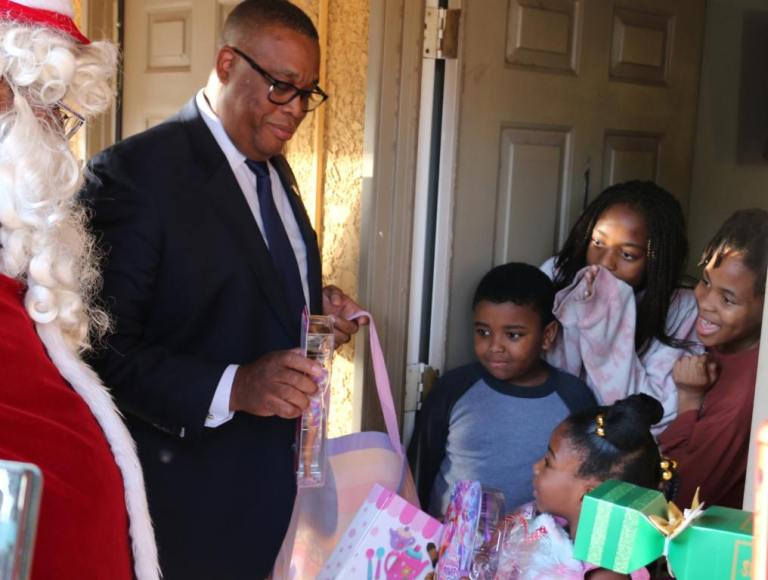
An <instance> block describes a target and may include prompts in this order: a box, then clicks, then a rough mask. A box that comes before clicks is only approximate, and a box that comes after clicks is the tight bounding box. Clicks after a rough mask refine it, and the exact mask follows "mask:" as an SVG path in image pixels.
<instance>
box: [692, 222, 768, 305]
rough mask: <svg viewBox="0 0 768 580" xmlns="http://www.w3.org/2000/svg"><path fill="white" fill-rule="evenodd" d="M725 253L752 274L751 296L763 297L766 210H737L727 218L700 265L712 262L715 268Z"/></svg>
mask: <svg viewBox="0 0 768 580" xmlns="http://www.w3.org/2000/svg"><path fill="white" fill-rule="evenodd" d="M729 254H739V255H740V257H741V259H742V261H743V262H744V265H745V266H746V267H747V268H749V269H750V270H751V271H752V272H753V273H754V275H755V296H764V295H765V272H766V268H768V211H766V210H764V209H758V208H751V209H740V210H738V211H736V212H734V213H733V214H732V215H731V217H729V218H728V219H727V220H725V222H724V223H723V225H722V226H720V229H719V230H718V231H717V233H716V234H715V236H714V237H713V238H712V239H711V240H710V242H709V243H708V244H707V247H706V248H704V252H703V253H702V255H701V261H700V262H699V265H700V266H706V265H707V264H709V262H710V261H711V260H713V259H714V264H713V267H714V268H717V267H718V266H719V265H720V262H722V261H723V258H725V256H727V255H729Z"/></svg>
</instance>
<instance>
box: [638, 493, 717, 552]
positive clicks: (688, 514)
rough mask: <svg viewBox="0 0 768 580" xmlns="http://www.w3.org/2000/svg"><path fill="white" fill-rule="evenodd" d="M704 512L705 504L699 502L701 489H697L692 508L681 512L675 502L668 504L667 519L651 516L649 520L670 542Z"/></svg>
mask: <svg viewBox="0 0 768 580" xmlns="http://www.w3.org/2000/svg"><path fill="white" fill-rule="evenodd" d="M703 511H704V503H703V502H701V501H699V488H696V493H695V494H694V496H693V501H692V502H691V507H690V508H686V509H684V510H683V511H680V508H679V507H677V506H676V505H675V502H673V501H670V502H667V517H666V518H664V517H662V516H657V515H649V516H648V519H649V520H651V523H652V524H653V526H654V527H655V528H656V529H657V530H659V531H660V532H661V533H662V534H664V535H665V536H666V537H667V538H669V539H670V540H671V539H672V538H674V537H676V536H677V535H679V534H680V533H681V532H682V531H683V530H685V528H687V527H688V526H689V525H691V523H692V522H693V520H695V519H696V518H697V517H699V516H700V515H701V513H702V512H703Z"/></svg>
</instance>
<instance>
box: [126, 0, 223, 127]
mask: <svg viewBox="0 0 768 580" xmlns="http://www.w3.org/2000/svg"><path fill="white" fill-rule="evenodd" d="M235 4H237V0H189V1H187V2H173V1H171V2H169V1H168V0H130V2H128V1H126V2H125V50H124V55H126V56H125V59H124V67H125V68H124V70H125V73H124V81H123V137H127V136H129V135H133V134H134V133H139V132H141V131H143V130H145V129H147V128H149V127H151V126H153V125H156V124H158V123H160V122H161V121H163V120H164V119H166V118H168V117H169V116H171V115H173V114H174V113H176V111H178V110H179V108H180V107H181V106H182V105H183V104H184V103H186V102H187V101H188V100H189V99H190V97H191V96H192V95H194V94H195V92H196V91H197V90H198V89H200V88H201V87H203V86H205V83H206V81H207V79H208V74H209V72H210V71H211V69H212V67H213V60H214V56H215V54H216V45H217V38H218V34H219V30H220V28H221V25H222V24H223V22H224V19H225V18H226V16H227V14H228V13H229V11H231V10H232V7H233V6H234V5H235Z"/></svg>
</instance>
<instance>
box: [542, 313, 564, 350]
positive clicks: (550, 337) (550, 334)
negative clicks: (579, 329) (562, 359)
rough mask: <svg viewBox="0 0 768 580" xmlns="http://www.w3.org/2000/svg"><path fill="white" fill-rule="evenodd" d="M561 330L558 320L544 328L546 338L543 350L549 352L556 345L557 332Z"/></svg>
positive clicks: (543, 342)
mask: <svg viewBox="0 0 768 580" xmlns="http://www.w3.org/2000/svg"><path fill="white" fill-rule="evenodd" d="M559 329H560V323H559V322H558V321H557V320H553V321H552V322H550V323H549V324H547V325H546V326H545V327H544V333H543V334H544V338H543V340H542V342H541V349H542V350H545V351H547V350H549V349H550V348H552V345H553V344H554V343H555V339H556V338H557V332H558V330H559Z"/></svg>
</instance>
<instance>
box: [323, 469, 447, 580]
mask: <svg viewBox="0 0 768 580" xmlns="http://www.w3.org/2000/svg"><path fill="white" fill-rule="evenodd" d="M442 529H443V526H442V524H441V523H440V522H438V521H437V520H436V519H434V518H432V517H430V516H429V515H427V514H425V513H424V512H423V511H421V510H419V509H418V508H417V507H416V506H414V505H412V504H409V503H408V502H407V501H405V500H404V499H403V498H401V497H400V496H398V495H396V494H395V493H393V492H391V491H389V490H388V489H386V488H384V487H382V486H380V485H378V484H377V485H374V486H373V489H372V490H371V492H370V493H369V494H368V497H367V498H366V499H365V501H364V502H363V505H362V506H360V509H359V510H358V512H357V514H356V515H355V517H354V519H353V520H352V522H351V523H350V525H349V528H348V529H347V531H346V532H345V534H344V535H343V536H342V537H341V539H340V540H339V543H338V545H337V546H336V549H335V550H334V551H333V553H332V554H331V557H330V558H329V559H328V562H327V563H326V565H325V567H324V568H323V570H322V572H320V575H319V576H318V580H345V579H349V580H353V579H355V580H357V579H363V578H366V579H367V580H422V579H424V578H426V577H427V576H428V575H429V574H433V573H434V570H435V568H434V566H435V560H436V558H437V546H438V545H439V544H440V536H441V534H442ZM433 575H434V574H433Z"/></svg>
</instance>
